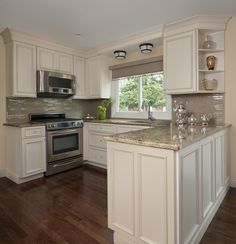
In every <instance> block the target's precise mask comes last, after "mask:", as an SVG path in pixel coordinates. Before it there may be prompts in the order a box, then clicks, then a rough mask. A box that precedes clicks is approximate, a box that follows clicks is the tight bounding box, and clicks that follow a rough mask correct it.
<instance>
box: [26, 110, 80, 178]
mask: <svg viewBox="0 0 236 244" xmlns="http://www.w3.org/2000/svg"><path fill="white" fill-rule="evenodd" d="M30 121H31V122H32V123H34V122H35V123H37V122H41V123H45V125H46V131H47V133H46V134H47V170H46V173H45V175H46V176H47V175H52V174H55V173H58V172H61V171H64V170H67V169H71V168H75V167H77V166H80V165H81V164H82V163H83V120H81V119H70V118H66V117H65V114H62V113H55V114H30Z"/></svg>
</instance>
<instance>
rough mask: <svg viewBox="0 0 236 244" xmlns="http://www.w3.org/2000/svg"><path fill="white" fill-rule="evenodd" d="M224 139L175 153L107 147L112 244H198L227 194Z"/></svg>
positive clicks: (113, 144) (215, 137)
mask: <svg viewBox="0 0 236 244" xmlns="http://www.w3.org/2000/svg"><path fill="white" fill-rule="evenodd" d="M227 134H228V130H227V129H225V130H222V131H220V132H218V133H215V134H213V135H211V136H209V137H206V138H205V139H203V140H200V141H198V142H196V143H193V144H192V145H189V146H187V147H186V148H183V149H181V150H179V151H172V150H165V149H159V148H151V147H144V146H138V145H130V144H125V143H116V142H110V141H109V142H108V148H107V150H108V155H107V157H108V166H107V167H108V225H109V228H110V229H112V230H114V243H115V244H128V243H129V244H130V243H137V244H141V243H143V244H144V243H146V244H147V243H152V244H173V243H175V244H195V243H196V244H197V243H199V242H200V240H201V238H202V236H203V234H204V232H205V231H206V229H207V227H208V225H209V223H210V222H211V220H212V218H213V217H214V214H215V212H216V211H217V209H218V207H219V205H220V203H221V201H222V200H223V198H224V196H225V194H226V192H227V189H228V185H229V171H228V170H227V169H228V160H227V156H226V155H227V153H226V152H227V150H226V146H227V144H226V142H227Z"/></svg>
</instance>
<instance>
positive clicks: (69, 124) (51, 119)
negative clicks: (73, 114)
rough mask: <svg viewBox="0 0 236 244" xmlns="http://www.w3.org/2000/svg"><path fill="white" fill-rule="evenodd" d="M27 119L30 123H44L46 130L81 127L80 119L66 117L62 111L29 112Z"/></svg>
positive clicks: (81, 121)
mask: <svg viewBox="0 0 236 244" xmlns="http://www.w3.org/2000/svg"><path fill="white" fill-rule="evenodd" d="M29 119H30V121H31V122H32V123H37V122H40V123H45V124H46V128H47V130H61V129H68V128H80V127H83V120H82V119H79V118H78V119H75V118H66V117H65V114H63V113H53V114H30V115H29Z"/></svg>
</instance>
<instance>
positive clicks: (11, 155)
mask: <svg viewBox="0 0 236 244" xmlns="http://www.w3.org/2000/svg"><path fill="white" fill-rule="evenodd" d="M7 135H8V136H7V172H6V176H7V177H8V178H9V179H11V180H12V181H14V182H15V183H17V184H20V183H23V182H26V181H29V180H32V179H36V178H39V177H42V176H43V172H45V171H46V137H45V127H44V126H35V127H34V126H32V127H25V128H19V127H10V126H9V127H7Z"/></svg>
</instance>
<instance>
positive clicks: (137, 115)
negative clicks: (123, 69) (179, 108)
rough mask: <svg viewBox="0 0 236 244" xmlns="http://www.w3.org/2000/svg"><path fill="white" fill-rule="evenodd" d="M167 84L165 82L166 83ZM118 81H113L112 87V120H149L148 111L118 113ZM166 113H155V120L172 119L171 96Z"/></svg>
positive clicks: (167, 96) (168, 97)
mask: <svg viewBox="0 0 236 244" xmlns="http://www.w3.org/2000/svg"><path fill="white" fill-rule="evenodd" d="M164 82H165V81H164ZM118 89H119V87H118V80H113V81H112V85H111V97H112V101H113V102H112V108H111V117H112V118H126V119H148V112H147V111H142V112H140V111H132V112H117V111H118ZM166 108H167V110H166V112H153V118H154V119H156V120H171V119H172V99H171V96H170V95H166Z"/></svg>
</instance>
